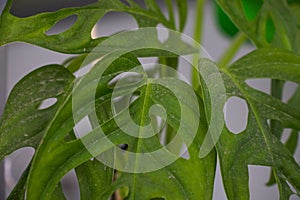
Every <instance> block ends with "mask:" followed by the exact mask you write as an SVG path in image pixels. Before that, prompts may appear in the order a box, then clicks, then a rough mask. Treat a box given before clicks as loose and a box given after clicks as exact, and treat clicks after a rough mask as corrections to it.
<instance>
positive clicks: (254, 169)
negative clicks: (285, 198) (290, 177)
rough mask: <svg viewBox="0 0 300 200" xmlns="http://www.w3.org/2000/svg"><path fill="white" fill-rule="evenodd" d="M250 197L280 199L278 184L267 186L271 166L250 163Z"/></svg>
mask: <svg viewBox="0 0 300 200" xmlns="http://www.w3.org/2000/svg"><path fill="white" fill-rule="evenodd" d="M248 170H249V188H250V199H279V196H278V189H277V185H274V186H270V187H269V186H266V185H265V184H266V182H267V181H268V179H269V173H270V170H271V168H270V167H265V166H257V165H248Z"/></svg>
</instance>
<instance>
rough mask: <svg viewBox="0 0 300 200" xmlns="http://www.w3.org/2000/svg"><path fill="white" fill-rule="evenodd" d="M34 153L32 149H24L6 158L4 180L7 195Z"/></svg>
mask: <svg viewBox="0 0 300 200" xmlns="http://www.w3.org/2000/svg"><path fill="white" fill-rule="evenodd" d="M34 152H35V150H34V148H32V147H24V148H21V149H18V150H16V151H14V152H13V153H12V154H11V155H9V156H8V157H6V159H5V163H4V171H5V175H4V178H5V182H6V188H7V192H8V194H9V193H10V192H11V190H12V189H13V188H14V186H15V185H16V184H17V181H18V180H19V179H20V177H21V175H22V173H23V171H24V170H25V169H26V167H27V166H28V164H29V162H30V161H31V159H32V157H33V155H34Z"/></svg>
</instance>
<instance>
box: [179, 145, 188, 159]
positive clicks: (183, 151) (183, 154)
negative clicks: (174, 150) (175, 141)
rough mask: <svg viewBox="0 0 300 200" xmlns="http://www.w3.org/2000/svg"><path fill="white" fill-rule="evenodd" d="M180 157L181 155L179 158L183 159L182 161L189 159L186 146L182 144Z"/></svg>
mask: <svg viewBox="0 0 300 200" xmlns="http://www.w3.org/2000/svg"><path fill="white" fill-rule="evenodd" d="M180 155H181V158H183V159H186V160H189V159H190V152H189V151H188V148H187V146H186V144H184V143H183V144H182V148H181V151H180Z"/></svg>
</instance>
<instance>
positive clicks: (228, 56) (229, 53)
mask: <svg viewBox="0 0 300 200" xmlns="http://www.w3.org/2000/svg"><path fill="white" fill-rule="evenodd" d="M246 39H247V38H246V36H245V35H244V34H243V33H241V32H240V33H238V35H237V36H236V37H235V38H234V40H233V42H232V43H231V44H230V46H229V47H228V48H227V49H226V51H225V53H224V54H223V56H222V57H221V59H220V60H219V62H218V66H219V67H220V68H223V67H225V66H227V65H228V64H229V63H230V61H231V60H232V59H233V57H234V56H235V55H236V53H237V52H238V50H239V49H240V48H241V46H242V45H243V44H244V42H245V41H246Z"/></svg>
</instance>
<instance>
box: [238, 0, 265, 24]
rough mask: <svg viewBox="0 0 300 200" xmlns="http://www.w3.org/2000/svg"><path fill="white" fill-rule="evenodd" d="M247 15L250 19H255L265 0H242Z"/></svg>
mask: <svg viewBox="0 0 300 200" xmlns="http://www.w3.org/2000/svg"><path fill="white" fill-rule="evenodd" d="M242 4H243V9H244V13H245V16H246V18H247V19H248V20H250V21H251V20H254V19H255V18H256V16H257V14H258V12H259V10H260V9H261V7H262V5H263V0H251V1H249V0H242Z"/></svg>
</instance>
